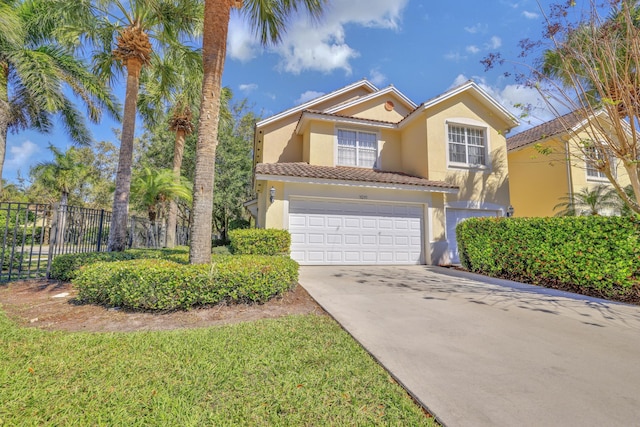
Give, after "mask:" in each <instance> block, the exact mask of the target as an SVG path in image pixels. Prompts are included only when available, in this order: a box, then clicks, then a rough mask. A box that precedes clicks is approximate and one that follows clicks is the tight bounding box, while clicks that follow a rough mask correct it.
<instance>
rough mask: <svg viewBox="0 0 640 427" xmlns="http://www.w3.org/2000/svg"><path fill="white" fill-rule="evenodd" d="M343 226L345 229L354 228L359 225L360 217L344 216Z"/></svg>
mask: <svg viewBox="0 0 640 427" xmlns="http://www.w3.org/2000/svg"><path fill="white" fill-rule="evenodd" d="M344 227H345V228H347V229H355V228H359V227H360V218H349V217H345V218H344Z"/></svg>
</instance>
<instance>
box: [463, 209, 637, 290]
mask: <svg viewBox="0 0 640 427" xmlns="http://www.w3.org/2000/svg"><path fill="white" fill-rule="evenodd" d="M456 234H457V237H458V248H459V251H460V261H461V263H462V265H463V266H464V267H465V268H466V269H468V270H469V271H473V272H477V273H481V274H486V275H489V276H496V277H503V278H506V279H511V280H518V281H523V282H527V283H532V284H536V285H543V286H548V287H554V288H559V289H566V290H571V291H573V292H580V293H584V294H587V295H593V296H599V297H605V298H611V299H617V300H621V301H631V300H634V301H635V300H638V298H639V295H640V294H639V293H638V290H639V289H640V220H639V219H638V218H636V217H601V216H591V217H566V218H509V219H505V218H473V219H469V220H467V221H464V222H462V223H460V224H458V226H457V228H456Z"/></svg>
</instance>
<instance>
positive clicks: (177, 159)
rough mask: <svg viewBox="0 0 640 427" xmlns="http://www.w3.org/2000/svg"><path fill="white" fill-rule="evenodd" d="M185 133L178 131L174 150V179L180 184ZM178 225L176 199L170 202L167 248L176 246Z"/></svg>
mask: <svg viewBox="0 0 640 427" xmlns="http://www.w3.org/2000/svg"><path fill="white" fill-rule="evenodd" d="M185 136H186V135H185V132H184V130H182V129H178V130H177V131H176V143H175V146H174V148H173V178H174V181H176V182H180V168H181V167H182V156H183V154H184V140H185ZM177 223H178V203H176V201H175V199H171V201H170V202H169V217H168V218H167V247H168V248H173V247H175V246H176V225H177Z"/></svg>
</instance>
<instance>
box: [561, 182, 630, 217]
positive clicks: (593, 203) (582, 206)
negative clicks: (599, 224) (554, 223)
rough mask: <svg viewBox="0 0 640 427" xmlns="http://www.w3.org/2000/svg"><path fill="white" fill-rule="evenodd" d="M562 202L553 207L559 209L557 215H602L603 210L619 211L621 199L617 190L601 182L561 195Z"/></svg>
mask: <svg viewBox="0 0 640 427" xmlns="http://www.w3.org/2000/svg"><path fill="white" fill-rule="evenodd" d="M560 200H562V202H561V203H558V204H557V205H555V206H554V207H553V210H558V209H559V211H558V212H557V213H556V216H584V215H600V214H601V213H602V212H605V211H610V212H617V211H619V209H620V200H619V197H618V195H617V193H616V191H615V190H614V189H613V188H612V187H611V186H609V185H604V184H599V185H596V186H595V187H593V188H591V189H589V188H583V189H581V190H580V191H578V192H577V193H574V194H571V195H567V196H564V197H561V198H560Z"/></svg>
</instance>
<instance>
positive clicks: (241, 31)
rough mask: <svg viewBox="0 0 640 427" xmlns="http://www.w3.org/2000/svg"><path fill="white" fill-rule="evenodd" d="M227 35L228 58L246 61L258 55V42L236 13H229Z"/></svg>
mask: <svg viewBox="0 0 640 427" xmlns="http://www.w3.org/2000/svg"><path fill="white" fill-rule="evenodd" d="M227 37H228V38H227V54H228V55H229V57H230V58H233V59H237V60H238V61H242V62H247V61H250V60H252V59H253V58H255V57H256V56H258V52H260V49H261V48H260V43H258V41H257V40H256V38H255V37H254V35H253V34H252V32H251V29H250V27H249V26H248V25H245V23H244V21H243V20H242V18H240V17H239V16H238V14H232V15H231V19H230V20H229V33H228V36H227Z"/></svg>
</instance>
